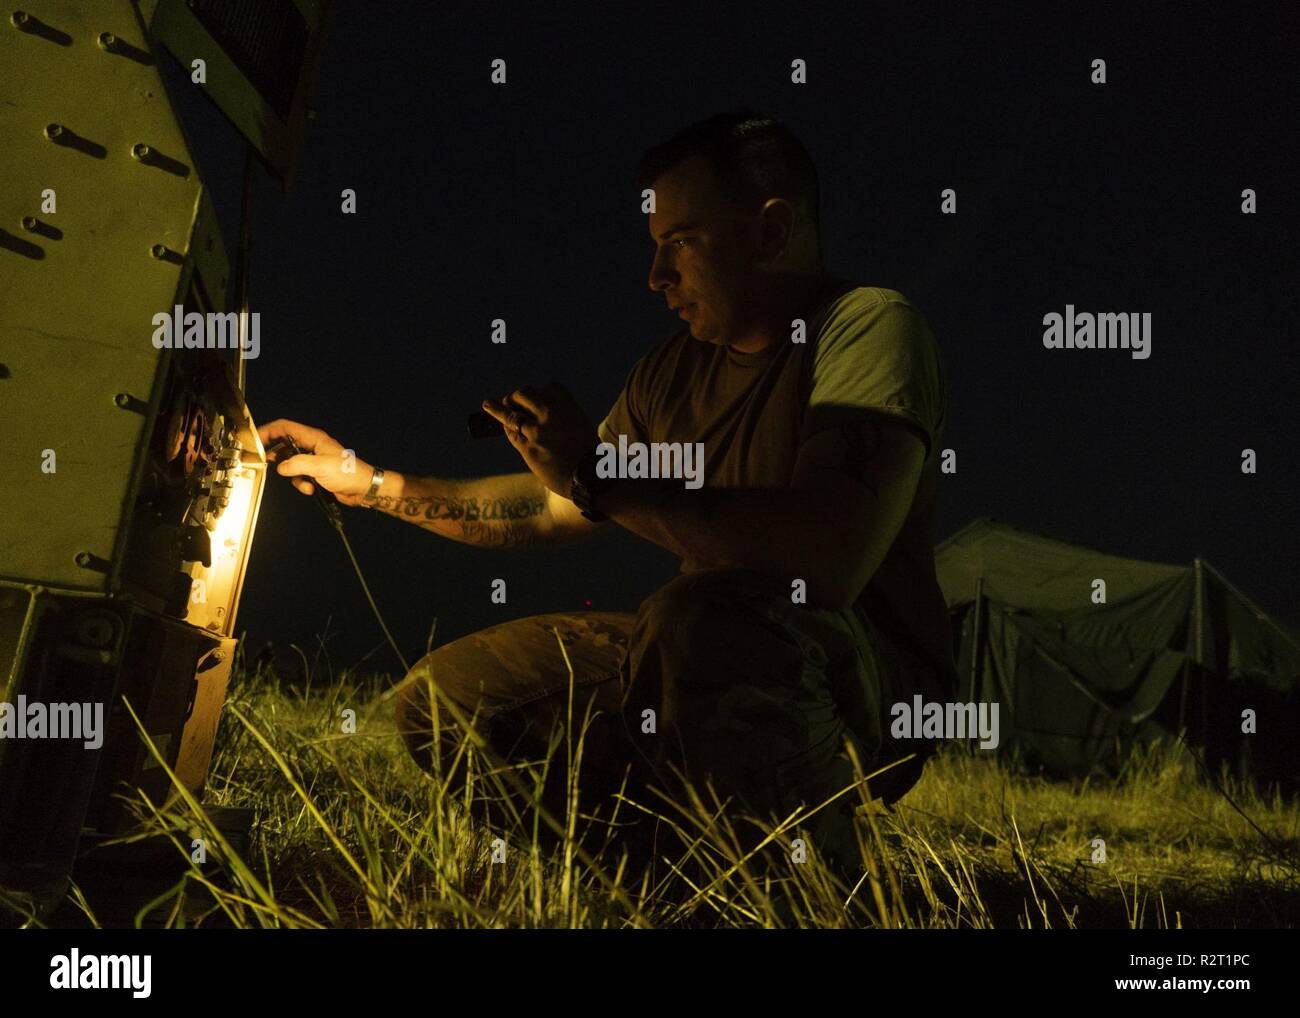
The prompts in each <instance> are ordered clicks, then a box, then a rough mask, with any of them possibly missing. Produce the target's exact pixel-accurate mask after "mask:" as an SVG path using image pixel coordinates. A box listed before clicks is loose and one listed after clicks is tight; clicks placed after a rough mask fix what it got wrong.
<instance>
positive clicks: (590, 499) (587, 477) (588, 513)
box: [569, 449, 614, 523]
mask: <svg viewBox="0 0 1300 1018" xmlns="http://www.w3.org/2000/svg"><path fill="white" fill-rule="evenodd" d="M599 458H600V452H599V451H598V450H597V449H592V450H591V452H589V453H587V455H586V456H584V457H582V460H581V461H580V462H579V463H578V466H577V468H576V469H575V470H574V471H573V482H572V487H571V489H570V491H569V499H570V501H572V502H573V504H574V505H576V506H577V507H578V509H579V511H580V512H581V513H582V515H583V516H585V517H586V518H587V519H589V520H591V522H592V523H601V522H603V521H604V520H607V519H609V517H608V516H606V515H605V514H604V513H602V512H601V511H600V510H599V509H597V508H596V499H597V497H598V496H599V495H600V494H601V493H602V492H604V491H607V490H608V489H609V486H610V485H611V484H612V483H613V481H614V478H612V477H598V476H597V475H596V461H597V460H598V459H599Z"/></svg>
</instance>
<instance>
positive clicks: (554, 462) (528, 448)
mask: <svg viewBox="0 0 1300 1018" xmlns="http://www.w3.org/2000/svg"><path fill="white" fill-rule="evenodd" d="M483 409H484V410H486V411H487V412H488V413H489V414H491V415H492V416H493V417H495V418H496V419H497V420H498V421H500V422H501V426H502V427H503V428H504V429H505V433H506V438H508V439H509V440H510V444H511V445H513V446H514V447H515V449H516V450H517V451H518V452H519V455H520V456H522V457H523V459H524V463H525V464H527V466H528V469H529V470H531V471H532V472H533V475H534V476H535V477H536V478H537V479H538V480H539V481H541V482H542V483H543V484H544V485H546V487H548V488H549V489H550V490H551V491H553V492H555V493H556V494H557V495H559V496H561V497H562V498H568V497H569V491H570V488H571V487H572V484H573V472H574V470H576V469H577V467H578V463H579V462H581V460H582V457H583V456H585V455H587V453H589V452H591V451H592V450H593V449H595V448H596V444H597V441H598V439H597V437H596V432H595V429H594V428H593V427H592V426H591V421H590V419H589V418H588V417H587V415H586V414H585V413H584V412H583V409H582V407H580V406H579V405H578V402H577V400H575V399H574V398H573V396H572V395H570V393H569V391H568V390H567V389H566V388H564V386H562V385H560V384H559V383H558V382H552V383H551V384H550V385H548V386H546V387H545V388H542V389H533V388H527V389H516V390H515V391H514V392H512V393H511V394H510V395H509V396H505V397H503V398H502V399H501V401H500V402H499V403H498V402H496V401H495V400H490V399H488V400H484V401H483Z"/></svg>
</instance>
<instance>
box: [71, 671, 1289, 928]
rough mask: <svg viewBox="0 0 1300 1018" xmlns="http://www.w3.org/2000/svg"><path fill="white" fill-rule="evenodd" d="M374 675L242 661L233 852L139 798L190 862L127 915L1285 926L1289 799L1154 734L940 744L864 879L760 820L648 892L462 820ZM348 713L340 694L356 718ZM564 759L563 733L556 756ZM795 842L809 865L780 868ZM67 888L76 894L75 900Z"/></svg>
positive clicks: (296, 922) (234, 750)
mask: <svg viewBox="0 0 1300 1018" xmlns="http://www.w3.org/2000/svg"><path fill="white" fill-rule="evenodd" d="M390 683H391V678H386V677H383V676H369V677H366V678H364V679H362V678H359V677H358V676H355V675H344V676H342V677H341V678H337V679H334V678H327V677H326V676H324V675H321V674H316V675H315V676H314V682H313V683H312V684H311V685H309V686H307V687H305V688H298V687H290V688H285V687H284V685H283V683H282V682H281V681H279V680H277V678H276V676H275V675H274V674H272V673H270V672H268V671H266V670H261V671H258V672H256V673H252V672H249V671H245V670H240V671H239V672H238V673H237V674H236V676H235V680H234V683H233V685H232V690H231V695H230V699H229V701H228V703H227V707H226V712H225V715H224V718H223V721H222V726H221V730H220V732H219V736H218V746H217V752H216V756H215V758H214V762H213V767H212V772H211V776H210V779H209V783H208V789H207V792H206V794H205V802H208V803H213V804H218V805H225V806H235V807H247V808H250V809H251V810H252V811H253V815H254V820H255V822H254V827H253V831H252V837H251V841H250V842H249V844H247V845H246V846H244V851H243V852H242V853H240V856H241V857H236V856H235V853H234V848H233V846H231V845H229V844H228V843H223V842H222V840H221V838H220V837H219V836H218V834H217V833H216V832H215V831H214V830H212V829H203V828H202V827H201V826H200V825H199V824H196V822H195V816H196V814H194V812H193V811H192V809H191V808H190V807H188V806H187V805H186V804H185V803H184V802H183V801H182V802H178V803H176V804H175V805H173V806H172V807H169V808H168V809H166V810H164V811H162V813H161V814H158V813H156V812H155V814H154V816H153V819H152V821H151V823H152V824H153V826H154V827H155V829H157V830H159V831H162V830H165V829H170V830H171V832H172V835H171V836H172V838H173V840H174V846H175V851H176V853H177V856H176V857H177V859H178V862H179V864H180V867H181V870H182V871H184V870H185V867H186V866H188V870H187V871H184V872H179V873H178V877H179V878H178V879H177V881H176V882H175V883H174V884H173V885H171V889H170V891H168V892H167V893H165V894H163V895H161V896H160V897H159V898H158V899H157V900H156V901H155V902H154V903H153V904H152V905H151V906H150V907H149V908H148V909H146V910H144V911H142V912H141V913H140V917H139V919H138V921H139V922H142V923H144V924H148V925H196V924H198V925H225V926H230V925H235V926H247V927H252V926H282V927H316V926H324V927H335V926H349V927H353V926H355V927H371V926H383V927H528V926H544V927H554V926H564V927H570V926H584V927H585V926H603V927H629V926H692V927H700V926H745V927H753V926H769V927H770V926H789V925H798V926H822V927H846V926H847V927H866V926H890V927H894V926H912V927H939V928H957V927H1011V928H1015V927H1024V926H1028V927H1034V928H1043V927H1050V928H1068V927H1080V928H1088V927H1091V928H1098V927H1105V928H1124V927H1143V928H1151V927H1184V928H1194V927H1201V928H1205V927H1212V928H1232V927H1265V928H1276V927H1295V926H1297V925H1300V865H1298V853H1297V845H1298V840H1297V834H1298V833H1300V804H1298V803H1297V802H1296V801H1295V800H1291V801H1284V800H1283V799H1282V798H1281V797H1280V796H1276V795H1275V796H1273V797H1272V798H1266V797H1261V796H1260V795H1259V794H1257V792H1256V791H1255V790H1254V789H1251V788H1249V787H1243V786H1241V785H1240V784H1238V783H1236V782H1232V781H1230V780H1228V779H1227V778H1226V777H1225V776H1220V780H1221V781H1223V782H1226V784H1225V785H1224V786H1223V791H1224V792H1226V793H1227V795H1228V796H1229V797H1230V798H1231V800H1232V801H1231V802H1230V801H1229V798H1227V797H1225V796H1224V794H1222V793H1221V792H1220V791H1218V790H1216V789H1215V788H1214V787H1213V786H1212V784H1210V783H1209V782H1206V781H1205V780H1203V779H1199V778H1198V777H1197V776H1196V775H1195V774H1194V773H1188V772H1187V771H1186V770H1185V769H1184V767H1185V763H1184V764H1182V765H1180V764H1178V763H1176V762H1174V760H1175V758H1174V757H1173V756H1172V755H1169V754H1163V753H1161V752H1160V751H1159V750H1156V751H1153V752H1151V753H1149V754H1147V755H1145V756H1143V757H1141V758H1138V759H1135V760H1133V761H1132V763H1131V765H1130V766H1129V767H1128V769H1127V770H1126V772H1125V773H1123V774H1121V775H1120V776H1119V778H1118V779H1115V778H1108V779H1098V778H1094V779H1091V780H1087V781H1074V782H1061V781H1051V780H1047V779H1044V778H1040V777H1036V776H1032V775H1030V774H1028V773H1027V772H1025V771H1024V769H1023V768H1018V767H1016V766H1015V765H1007V764H1005V763H1004V764H999V763H997V762H995V761H994V760H993V759H991V758H990V757H988V756H986V755H975V754H972V753H971V752H970V751H968V750H966V749H965V748H964V747H960V746H953V747H949V748H947V749H946V750H945V751H944V752H943V753H941V754H940V755H939V756H938V757H937V758H935V759H934V760H932V761H931V763H930V764H929V766H928V767H927V770H926V773H925V776H924V777H923V778H922V780H921V782H920V783H919V784H918V785H917V786H916V787H915V788H914V789H913V790H912V791H911V792H910V793H909V794H908V795H907V796H906V797H905V798H904V799H903V800H902V801H901V802H900V803H899V804H898V805H897V806H896V807H895V810H894V811H893V812H892V813H885V814H873V815H872V816H871V817H870V818H869V819H868V820H866V821H864V822H863V824H862V842H863V844H862V849H863V852H862V855H863V862H862V866H861V867H860V868H859V872H860V873H863V874H865V875H864V876H863V878H862V879H861V880H860V882H859V884H858V886H856V887H853V888H850V889H849V890H848V891H847V892H846V891H844V890H843V889H842V888H841V889H840V890H836V889H835V888H834V887H833V886H832V885H831V883H830V878H829V876H828V874H827V873H826V871H825V870H824V869H823V868H822V867H821V866H820V865H819V863H818V862H817V860H816V859H815V858H806V857H803V856H801V855H800V854H799V851H798V846H797V845H796V844H795V843H794V842H793V840H792V839H793V838H794V837H795V836H796V835H797V831H787V832H783V833H780V835H779V838H778V840H779V842H780V847H773V848H771V849H770V851H773V852H776V853H778V856H779V858H780V859H782V860H789V863H788V866H786V867H785V870H786V871H788V872H786V875H784V876H782V875H781V874H780V873H778V874H777V877H776V879H771V878H770V877H769V879H766V880H764V878H763V877H762V876H761V875H760V874H757V873H756V872H755V871H754V866H753V861H752V860H749V861H740V862H738V861H737V859H736V858H735V855H734V853H732V852H730V851H729V850H728V849H727V848H726V847H725V844H722V845H720V846H714V847H709V846H707V845H701V846H700V848H699V853H698V858H697V864H696V866H695V868H694V869H693V870H690V871H689V872H690V873H691V874H693V875H691V876H690V877H688V878H685V879H689V880H690V884H689V886H688V885H687V884H686V883H684V882H683V879H678V878H674V877H672V875H671V871H670V872H669V876H668V880H667V882H666V883H665V884H663V885H662V886H660V887H658V888H655V887H650V886H645V885H638V884H636V883H635V882H633V881H631V880H629V879H628V878H627V877H626V875H624V874H620V873H619V872H618V869H617V865H616V863H615V861H614V860H613V858H612V857H611V856H609V855H604V856H602V857H601V859H600V860H599V862H601V863H602V864H603V865H601V866H600V867H599V869H600V875H595V874H594V873H593V871H592V870H591V869H590V868H589V867H587V866H586V865H584V863H583V860H582V859H581V858H580V857H579V855H578V853H577V852H575V851H574V850H573V849H572V846H571V845H569V844H566V843H563V842H562V843H561V844H560V845H559V846H558V847H557V848H554V849H553V850H548V851H546V852H543V851H542V850H541V849H537V848H535V847H534V848H530V846H529V845H528V843H527V841H528V839H524V841H523V842H520V841H518V840H512V841H501V842H497V841H494V839H495V838H496V836H497V834H498V833H499V832H493V831H487V830H484V829H482V828H480V827H478V826H477V825H476V824H474V823H473V822H472V821H470V820H468V819H467V818H466V816H465V814H464V813H463V811H462V810H461V808H460V806H459V804H458V803H453V802H451V801H449V799H448V797H445V796H443V795H441V794H440V789H439V785H438V783H437V782H436V781H435V780H433V779H432V778H430V777H429V776H428V775H426V774H425V773H424V772H422V771H420V770H419V769H418V768H417V767H416V766H415V765H414V763H413V762H412V761H411V760H410V759H409V757H408V756H407V753H406V750H405V748H404V746H403V744H402V742H401V740H400V738H399V737H398V736H397V734H396V732H395V731H394V728H393V723H392V701H391V699H390V698H388V697H386V696H385V695H384V691H385V690H386V689H387V688H389V684H390ZM347 711H355V730H354V731H353V730H350V728H351V725H350V723H349V720H348V719H349V715H348V714H347V713H346V712H347ZM563 756H564V751H563V749H562V748H561V750H560V765H561V766H563ZM1183 759H1184V761H1185V757H1184V758H1183ZM1234 803H1235V807H1234ZM1238 808H1239V809H1240V810H1241V812H1240V813H1239V812H1238ZM145 812H146V813H147V812H149V810H148V809H147V807H146V808H145ZM1242 813H1244V814H1245V815H1246V816H1245V817H1243V815H1242ZM1246 817H1249V820H1248V819H1246ZM561 820H562V822H567V820H565V819H564V818H561ZM1252 821H1253V824H1252ZM1254 825H1257V826H1258V828H1259V829H1258V830H1257V829H1256V826H1254ZM196 834H197V835H199V836H200V837H202V838H203V839H204V842H205V848H206V849H207V851H208V854H209V860H208V863H207V864H206V865H205V866H200V865H198V864H197V863H193V864H190V863H189V858H190V857H191V856H192V850H191V846H192V845H193V843H194V842H193V838H194V836H195V835H196ZM1101 842H1104V861H1103V856H1102V854H1101V848H1102V845H1101ZM503 852H504V856H503ZM728 856H731V858H730V859H729V858H728ZM494 858H495V860H496V861H494ZM798 858H806V861H804V862H801V863H798V864H796V862H795V860H796V859H798ZM768 872H769V874H770V872H771V871H768ZM87 896H88V898H90V900H89V901H88V902H87V905H86V907H87V908H88V909H89V910H90V911H91V912H92V913H93V912H94V909H95V901H94V899H93V898H91V897H90V895H89V893H88V895H87ZM101 921H102V920H101Z"/></svg>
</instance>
